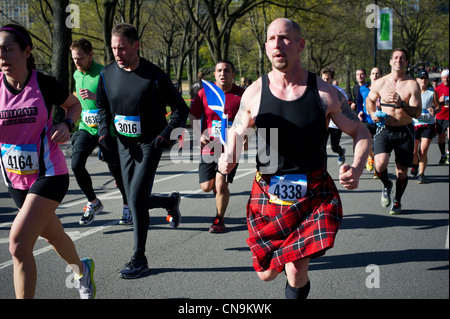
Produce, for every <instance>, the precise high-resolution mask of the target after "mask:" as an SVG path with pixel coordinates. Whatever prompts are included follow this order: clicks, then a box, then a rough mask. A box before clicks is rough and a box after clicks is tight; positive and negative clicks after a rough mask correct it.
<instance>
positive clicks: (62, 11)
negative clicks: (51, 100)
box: [52, 0, 72, 123]
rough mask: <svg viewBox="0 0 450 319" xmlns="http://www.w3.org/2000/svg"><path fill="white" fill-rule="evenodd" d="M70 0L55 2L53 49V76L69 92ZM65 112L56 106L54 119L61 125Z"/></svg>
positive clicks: (57, 0)
mask: <svg viewBox="0 0 450 319" xmlns="http://www.w3.org/2000/svg"><path fill="white" fill-rule="evenodd" d="M68 5H69V0H53V1H52V6H53V28H54V33H53V47H52V55H53V57H52V75H53V76H54V77H55V78H56V79H57V80H58V81H59V82H61V83H62V84H63V85H64V87H65V88H66V89H67V90H69V89H70V88H69V77H70V75H69V47H70V43H69V42H70V38H71V32H72V31H71V29H70V28H68V27H66V18H67V16H68V14H67V13H66V7H67V6H68ZM64 116H65V111H64V110H63V109H62V108H61V107H60V106H57V105H55V106H54V108H53V119H54V121H55V123H59V122H61V121H62V120H63V119H64Z"/></svg>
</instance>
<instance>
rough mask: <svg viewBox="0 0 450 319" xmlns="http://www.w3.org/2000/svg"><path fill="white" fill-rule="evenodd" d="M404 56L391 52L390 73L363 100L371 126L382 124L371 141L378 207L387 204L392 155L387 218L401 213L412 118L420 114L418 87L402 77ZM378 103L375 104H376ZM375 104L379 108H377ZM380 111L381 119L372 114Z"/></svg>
mask: <svg viewBox="0 0 450 319" xmlns="http://www.w3.org/2000/svg"><path fill="white" fill-rule="evenodd" d="M408 60H409V57H408V53H407V51H406V50H405V49H395V50H394V51H393V52H392V56H391V59H390V65H391V73H389V74H388V75H386V76H384V77H382V78H381V79H378V80H377V81H376V82H374V83H373V84H372V88H371V89H370V92H369V95H368V97H367V99H366V106H367V110H368V111H369V113H370V115H371V116H372V119H373V121H374V122H375V123H379V122H380V121H382V120H385V121H386V122H385V126H381V127H380V128H379V130H378V132H377V134H376V135H375V136H374V137H373V145H374V154H375V171H376V173H377V175H378V177H379V178H380V180H381V182H382V183H383V189H382V192H381V206H383V207H388V206H389V205H390V204H391V196H390V193H391V190H392V187H393V183H392V182H391V181H390V180H389V177H388V171H387V167H388V164H389V157H390V154H391V152H392V151H394V152H395V168H396V176H397V180H396V194H395V198H394V201H393V202H392V207H391V210H390V214H391V215H395V214H399V213H401V202H400V200H401V198H402V195H403V193H404V191H405V189H406V185H407V184H408V167H411V165H412V162H413V152H414V126H413V124H412V118H416V119H417V118H419V116H420V113H421V110H422V102H421V97H420V87H419V85H418V84H417V82H416V81H415V79H413V78H412V77H409V76H408V75H407V74H406V68H407V66H408ZM378 101H379V102H378ZM377 104H379V106H377ZM379 107H381V112H384V114H382V115H384V116H385V115H387V117H384V116H383V117H380V116H378V115H380V113H376V112H377V111H378V110H379V109H378V108H379Z"/></svg>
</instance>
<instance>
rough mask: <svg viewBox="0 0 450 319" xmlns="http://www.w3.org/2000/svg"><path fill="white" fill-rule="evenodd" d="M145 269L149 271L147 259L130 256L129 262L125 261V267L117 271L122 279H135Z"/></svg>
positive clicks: (144, 271)
mask: <svg viewBox="0 0 450 319" xmlns="http://www.w3.org/2000/svg"><path fill="white" fill-rule="evenodd" d="M147 271H149V269H148V263H147V260H138V259H135V258H131V260H130V262H128V263H126V264H125V268H124V269H122V271H121V272H120V273H119V277H120V278H123V279H135V278H139V277H140V276H141V275H142V274H144V273H146V272H147Z"/></svg>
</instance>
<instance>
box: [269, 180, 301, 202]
mask: <svg viewBox="0 0 450 319" xmlns="http://www.w3.org/2000/svg"><path fill="white" fill-rule="evenodd" d="M307 187H308V182H307V179H306V174H294V175H283V176H273V177H272V178H271V180H270V186H269V196H270V202H271V203H275V204H282V205H292V204H294V203H295V202H296V201H298V200H299V199H300V198H302V197H303V196H305V194H306V190H307Z"/></svg>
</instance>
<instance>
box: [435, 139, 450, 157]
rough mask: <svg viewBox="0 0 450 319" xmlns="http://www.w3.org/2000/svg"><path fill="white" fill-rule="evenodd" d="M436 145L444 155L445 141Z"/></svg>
mask: <svg viewBox="0 0 450 319" xmlns="http://www.w3.org/2000/svg"><path fill="white" fill-rule="evenodd" d="M449 142H450V141H449ZM438 146H439V150H440V151H441V156H444V155H445V142H443V143H438Z"/></svg>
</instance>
